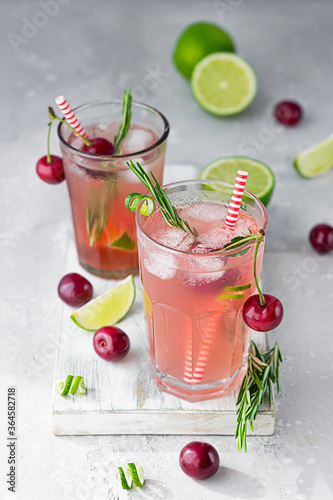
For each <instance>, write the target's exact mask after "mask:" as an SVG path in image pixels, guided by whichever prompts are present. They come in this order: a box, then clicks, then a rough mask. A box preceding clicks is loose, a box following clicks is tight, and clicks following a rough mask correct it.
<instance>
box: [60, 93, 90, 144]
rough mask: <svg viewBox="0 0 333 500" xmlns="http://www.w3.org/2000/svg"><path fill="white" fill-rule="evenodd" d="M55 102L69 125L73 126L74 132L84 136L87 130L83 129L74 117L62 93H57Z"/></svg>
mask: <svg viewBox="0 0 333 500" xmlns="http://www.w3.org/2000/svg"><path fill="white" fill-rule="evenodd" d="M55 102H56V104H57V105H58V107H59V109H60V110H61V111H62V113H63V115H64V117H65V118H66V120H67V121H68V123H69V124H70V126H71V127H73V129H74V130H75V132H77V134H80V135H82V136H83V137H86V136H87V132H86V131H85V130H84V128H83V127H82V125H81V124H80V122H79V120H78V119H77V118H76V116H75V114H74V112H73V110H72V108H71V107H70V105H69V104H68V102H67V101H66V99H65V97H64V96H63V95H59V96H58V97H57V98H56V99H55Z"/></svg>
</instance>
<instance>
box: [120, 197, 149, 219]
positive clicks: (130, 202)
mask: <svg viewBox="0 0 333 500" xmlns="http://www.w3.org/2000/svg"><path fill="white" fill-rule="evenodd" d="M142 201H144V202H145V203H143V204H142V205H141V208H140V214H142V215H145V216H146V217H149V215H151V214H152V213H153V212H154V210H155V201H154V200H153V199H152V198H151V197H150V196H148V195H145V194H140V193H130V194H129V195H128V196H126V198H125V207H126V208H127V209H128V210H130V211H131V212H136V211H137V208H138V206H139V205H140V203H141V202H142Z"/></svg>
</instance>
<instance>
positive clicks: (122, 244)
mask: <svg viewBox="0 0 333 500" xmlns="http://www.w3.org/2000/svg"><path fill="white" fill-rule="evenodd" d="M110 246H111V247H115V248H122V249H123V250H134V249H135V240H132V238H130V237H129V236H128V234H127V233H126V232H125V233H123V234H122V235H121V236H120V238H118V239H117V240H115V241H113V242H112V243H111V245H110Z"/></svg>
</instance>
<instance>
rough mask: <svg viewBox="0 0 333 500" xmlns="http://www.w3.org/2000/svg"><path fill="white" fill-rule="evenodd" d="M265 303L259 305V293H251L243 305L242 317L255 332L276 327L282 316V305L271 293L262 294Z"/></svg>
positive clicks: (266, 330)
mask: <svg viewBox="0 0 333 500" xmlns="http://www.w3.org/2000/svg"><path fill="white" fill-rule="evenodd" d="M264 297H265V300H266V302H267V303H266V304H265V305H264V306H261V305H260V302H259V295H251V297H249V298H248V299H247V301H246V302H245V304H244V305H243V311H242V312H243V319H244V321H245V323H246V325H247V326H248V327H249V328H252V330H255V331H256V332H268V331H270V330H273V329H274V328H277V327H278V326H279V324H280V323H281V321H282V318H283V305H282V304H281V302H280V301H279V299H277V298H276V297H274V296H273V295H268V294H265V295H264Z"/></svg>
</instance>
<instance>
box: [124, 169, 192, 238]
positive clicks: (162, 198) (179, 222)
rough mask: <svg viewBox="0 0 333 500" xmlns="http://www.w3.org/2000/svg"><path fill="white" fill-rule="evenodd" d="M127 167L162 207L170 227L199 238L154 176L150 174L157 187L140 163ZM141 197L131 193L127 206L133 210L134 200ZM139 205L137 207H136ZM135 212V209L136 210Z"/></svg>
mask: <svg viewBox="0 0 333 500" xmlns="http://www.w3.org/2000/svg"><path fill="white" fill-rule="evenodd" d="M126 163H127V166H128V167H129V168H130V169H131V170H132V172H134V174H135V175H136V176H137V177H138V179H139V180H140V181H141V182H142V184H144V185H145V186H146V188H147V189H149V191H150V192H151V195H152V197H153V198H154V200H155V201H157V203H158V204H159V205H160V212H161V214H162V217H163V219H164V220H165V222H166V223H167V224H169V226H172V227H177V228H179V229H182V230H183V231H185V232H186V233H188V234H191V235H192V236H194V237H197V236H198V233H197V231H196V230H195V229H194V228H193V229H191V228H190V226H189V224H188V222H186V221H185V220H183V219H181V218H180V217H179V215H178V213H177V210H176V209H175V207H174V206H173V205H172V204H171V201H170V200H169V198H168V196H167V195H166V194H165V192H164V191H163V189H162V188H161V186H160V185H159V183H158V181H157V180H156V178H155V176H154V174H153V173H152V172H150V175H151V176H152V178H153V180H154V182H155V186H154V185H153V183H152V181H151V179H150V178H149V177H148V175H147V174H146V172H145V171H144V170H143V168H142V167H141V165H140V163H137V164H136V165H134V163H133V161H132V160H131V161H127V162H126ZM137 196H140V195H139V194H138V193H131V194H130V195H129V196H127V198H126V200H125V206H126V207H127V208H129V209H130V210H131V202H132V200H133V199H134V198H136V197H137ZM136 206H137V205H135V207H136ZM134 211H135V209H134Z"/></svg>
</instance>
